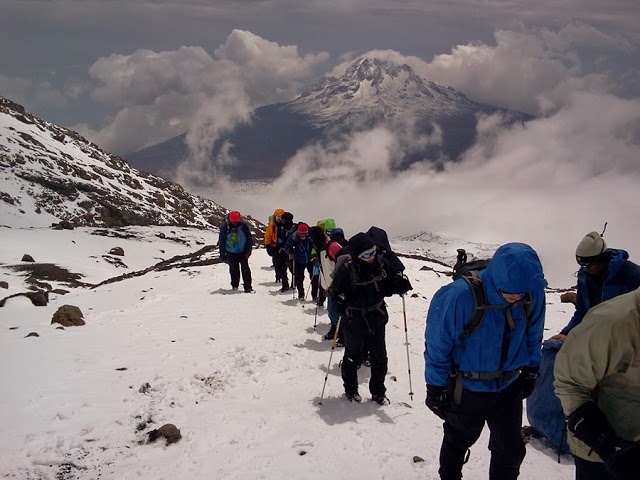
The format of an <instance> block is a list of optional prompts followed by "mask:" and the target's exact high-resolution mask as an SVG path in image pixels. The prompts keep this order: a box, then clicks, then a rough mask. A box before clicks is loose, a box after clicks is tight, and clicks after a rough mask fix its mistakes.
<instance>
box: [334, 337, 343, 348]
mask: <svg viewBox="0 0 640 480" xmlns="http://www.w3.org/2000/svg"><path fill="white" fill-rule="evenodd" d="M336 347H344V340H341V339H338V340H336Z"/></svg>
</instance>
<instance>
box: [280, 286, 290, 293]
mask: <svg viewBox="0 0 640 480" xmlns="http://www.w3.org/2000/svg"><path fill="white" fill-rule="evenodd" d="M278 291H279V292H280V293H284V292H288V291H289V287H282V288H281V289H280V290H278Z"/></svg>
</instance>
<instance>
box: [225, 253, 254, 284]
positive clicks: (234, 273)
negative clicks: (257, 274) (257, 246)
mask: <svg viewBox="0 0 640 480" xmlns="http://www.w3.org/2000/svg"><path fill="white" fill-rule="evenodd" d="M227 263H228V264H229V274H230V275H231V288H238V285H240V271H242V283H243V285H244V291H245V292H249V291H251V269H250V268H249V258H248V257H247V255H246V254H244V253H227Z"/></svg>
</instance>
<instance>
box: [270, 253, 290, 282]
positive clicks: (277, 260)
mask: <svg viewBox="0 0 640 480" xmlns="http://www.w3.org/2000/svg"><path fill="white" fill-rule="evenodd" d="M287 259H288V257H287V254H286V253H284V252H283V253H274V254H273V266H274V267H275V269H276V278H279V279H280V280H282V287H283V288H284V289H285V290H286V289H287V288H289V276H288V275H287V269H288V268H287Z"/></svg>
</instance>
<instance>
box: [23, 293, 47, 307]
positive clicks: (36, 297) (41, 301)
mask: <svg viewBox="0 0 640 480" xmlns="http://www.w3.org/2000/svg"><path fill="white" fill-rule="evenodd" d="M24 296H25V297H28V298H29V300H31V303H33V304H34V305H35V306H36V307H46V306H47V303H49V293H48V292H43V291H42V290H38V291H37V292H27V293H25V294H24Z"/></svg>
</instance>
